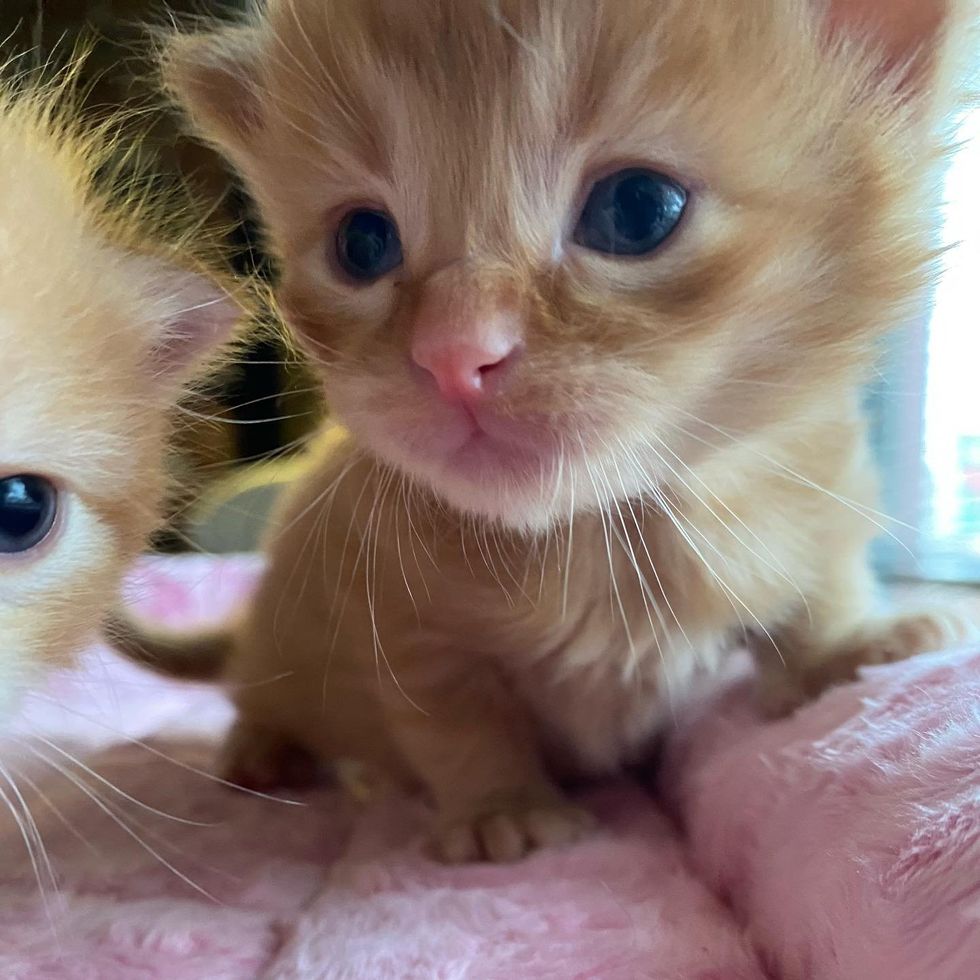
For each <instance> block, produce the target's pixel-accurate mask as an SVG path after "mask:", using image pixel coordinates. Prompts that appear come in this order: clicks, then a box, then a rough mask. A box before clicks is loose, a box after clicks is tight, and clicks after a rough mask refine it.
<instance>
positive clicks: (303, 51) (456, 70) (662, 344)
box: [171, 0, 934, 527]
mask: <svg viewBox="0 0 980 980" xmlns="http://www.w3.org/2000/svg"><path fill="white" fill-rule="evenodd" d="M852 6H854V5H852ZM865 6H868V7H873V4H867V5H865ZM927 6H929V5H928V4H923V5H920V7H922V8H924V7H927ZM406 8H410V9H406ZM855 9H857V8H856V7H855ZM267 16H268V21H267V23H265V24H264V25H263V26H260V27H259V28H257V29H255V30H251V29H250V30H246V31H242V32H241V33H239V34H238V35H235V36H234V39H233V40H232V41H231V42H230V43H227V44H225V45H224V46H223V47H222V46H218V47H214V46H212V47H211V48H210V49H209V48H208V46H207V42H203V43H202V42H197V43H195V42H190V43H188V44H186V45H185V47H184V49H183V50H181V49H180V48H178V49H177V53H176V55H175V60H174V63H173V65H172V72H171V74H172V79H173V82H174V85H175V87H176V89H177V90H178V91H179V92H180V93H182V94H183V96H184V97H185V99H186V101H187V102H188V104H189V105H190V108H191V110H192V112H196V113H197V116H198V118H199V120H200V121H202V122H203V124H204V125H205V127H206V128H208V130H209V131H210V133H211V135H212V136H213V137H214V138H215V139H216V140H217V141H218V142H219V143H220V144H221V145H222V146H224V148H225V149H226V150H227V151H228V152H229V154H230V155H231V156H232V157H233V159H234V160H235V161H236V162H237V163H238V165H239V166H240V167H241V169H242V170H243V172H244V173H245V175H246V177H247V178H248V179H249V181H250V183H251V185H252V189H253V192H254V193H255V195H256V197H257V198H258V200H259V203H260V205H261V207H262V209H263V212H264V214H265V217H266V220H267V223H268V225H269V229H270V232H271V236H272V239H273V241H274V243H275V245H276V247H277V249H278V251H279V252H280V254H281V257H282V260H283V268H284V281H283V286H282V290H281V298H282V302H283V306H284V308H285V311H286V313H287V316H288V318H289V319H290V320H291V322H292V324H293V325H294V326H295V327H296V328H297V329H298V331H299V333H300V335H301V336H302V337H303V339H304V340H305V341H306V343H307V346H308V348H309V350H310V351H311V352H312V353H313V355H314V356H315V357H316V358H317V360H318V361H319V363H320V364H321V365H322V369H323V376H324V379H325V383H326V386H327V392H328V397H329V399H330V401H331V404H332V406H333V408H334V409H335V410H336V411H337V412H338V414H339V415H340V416H341V418H342V419H343V420H344V421H345V422H346V423H347V424H348V425H349V426H350V427H351V428H352V429H353V431H354V432H355V433H356V435H357V436H359V438H360V439H361V440H362V441H363V442H364V443H365V444H366V445H367V446H369V447H370V448H372V449H373V450H375V452H376V453H377V454H378V455H379V456H380V457H381V458H382V459H384V460H386V461H388V462H391V463H394V464H396V466H398V467H399V468H401V469H402V470H404V471H406V472H407V473H409V474H411V475H412V476H413V477H415V478H417V479H418V480H420V481H422V482H424V483H426V484H429V485H430V486H431V487H432V488H434V489H435V491H436V492H437V493H438V494H439V495H441V496H442V497H444V498H445V499H446V500H447V501H448V502H450V503H451V504H452V505H454V506H456V507H458V508H460V509H463V510H467V511H470V512H472V513H476V514H480V515H484V516H487V517H490V518H495V519H499V520H500V521H502V522H504V523H506V524H511V525H515V526H522V525H523V526H535V527H540V526H544V525H546V524H547V523H549V522H550V521H553V520H555V519H560V518H561V517H563V516H567V515H568V514H569V513H570V512H572V511H573V510H574V509H575V508H579V507H591V506H595V505H596V504H602V505H604V506H608V505H609V504H610V502H611V501H612V500H614V499H618V500H623V499H626V498H629V497H634V496H637V495H639V494H641V493H643V492H646V491H650V490H651V489H654V488H657V487H663V486H665V485H669V484H671V483H678V482H681V481H687V482H689V483H694V484H695V485H696V481H697V477H696V476H694V475H692V473H691V472H690V471H689V470H688V469H687V467H689V466H696V465H697V463H698V462H699V461H700V460H701V459H702V458H703V457H704V456H705V454H707V453H710V452H712V451H713V450H712V449H711V448H710V445H709V444H710V443H719V442H721V443H724V442H725V441H726V440H725V438H724V437H722V436H721V435H720V433H719V429H721V428H723V429H725V430H734V431H736V432H739V433H749V434H751V433H752V432H754V431H757V430H759V429H762V428H764V427H766V426H768V425H771V424H774V423H782V422H787V421H789V422H792V421H795V420H796V419H798V418H799V417H801V416H805V415H806V414H807V413H813V412H818V411H820V410H821V406H827V407H828V408H833V407H836V405H837V404H838V403H839V401H840V399H841V398H845V397H848V392H849V390H850V389H851V388H853V386H854V384H855V382H856V380H857V378H858V377H859V376H860V370H861V369H862V368H863V367H864V366H865V365H866V363H867V360H868V351H869V348H870V346H871V344H872V341H873V340H874V338H875V336H876V335H877V333H878V332H879V331H880V330H881V329H882V328H885V327H888V326H891V325H893V323H894V321H895V320H896V317H897V316H899V315H901V314H904V313H905V312H907V310H908V306H909V302H910V300H911V299H913V298H914V297H915V295H916V292H917V289H918V288H919V286H920V285H921V282H922V279H923V274H924V272H925V266H926V263H927V258H928V248H927V244H928V233H929V230H930V228H931V227H932V225H933V222H934V212H933V208H932V204H933V202H932V198H931V194H930V188H929V187H928V186H926V185H924V183H923V180H922V174H923V172H924V171H923V168H922V167H921V158H917V159H910V155H909V154H908V153H907V151H906V146H905V141H906V140H907V139H908V136H909V134H908V131H907V129H906V128H905V127H906V125H908V124H909V118H908V116H909V112H908V109H909V105H910V104H911V102H912V101H913V100H912V99H911V97H910V98H909V99H906V100H905V108H903V101H902V100H901V99H900V98H898V97H897V96H896V94H895V90H894V87H891V88H882V87H880V86H879V87H878V90H873V88H874V87H873V86H871V85H870V84H869V80H871V79H877V80H878V81H880V80H881V76H880V75H875V74H874V73H873V68H872V66H870V65H869V63H868V61H867V59H862V58H859V57H857V56H856V55H854V53H853V52H852V53H851V54H849V55H845V54H842V53H841V52H840V51H837V52H836V53H831V47H830V45H829V43H828V42H827V40H826V38H825V37H824V36H822V27H821V25H818V24H817V22H816V20H815V18H814V16H813V15H812V12H811V11H810V9H809V5H808V4H806V3H802V2H793V0H785V2H782V3H780V2H775V0H734V2H731V3H725V4H717V5H712V4H691V3H688V2H686V0H685V2H681V0H658V2H653V0H614V2H613V0H610V2H606V3H602V2H598V3H597V2H595V0H566V2H561V3H559V2H558V0H509V2H501V3H476V2H474V3H453V2H451V0H427V2H422V3H418V4H411V5H405V4H402V3H400V2H399V0H367V2H365V0H358V2H354V0H332V2H328V3H319V4H312V3H309V4H303V3H286V2H285V0H282V2H276V0H272V2H271V3H270V4H269V5H268V15H267ZM892 53H893V54H894V53H895V52H892ZM899 53H900V54H901V53H903V52H899ZM236 85H237V86H238V88H237V89H236V88H235V87H236ZM222 88H223V89H224V90H225V92H224V98H223V99H222V98H219V97H218V96H216V95H215V91H216V90H219V91H220V90H221V89H222ZM232 92H234V93H235V96H234V98H232V97H231V93H232ZM862 93H863V94H862ZM922 155H923V156H926V155H927V151H925V150H924V151H923V154H922Z"/></svg>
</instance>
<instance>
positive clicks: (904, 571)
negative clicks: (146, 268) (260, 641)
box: [0, 0, 980, 583]
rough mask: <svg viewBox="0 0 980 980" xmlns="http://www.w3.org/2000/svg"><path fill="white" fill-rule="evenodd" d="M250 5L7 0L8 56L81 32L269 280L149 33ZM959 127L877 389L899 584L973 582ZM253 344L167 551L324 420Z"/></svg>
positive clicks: (200, 540) (264, 478) (974, 158)
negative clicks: (938, 276)
mask: <svg viewBox="0 0 980 980" xmlns="http://www.w3.org/2000/svg"><path fill="white" fill-rule="evenodd" d="M243 5H244V0H223V2H222V3H220V4H218V3H214V2H212V0H194V2H189V0H171V2H170V3H168V4H163V3H161V2H160V0H0V39H2V40H0V58H2V59H3V60H7V59H10V58H15V59H18V62H17V67H21V68H27V67H29V66H31V65H32V64H41V63H53V64H55V65H57V64H58V63H59V62H61V63H63V62H64V60H65V59H66V58H67V57H68V56H69V55H70V52H71V51H72V49H73V46H74V45H75V43H76V42H77V41H79V40H82V39H85V40H88V41H91V42H92V44H93V53H92V56H91V58H90V59H89V61H88V63H87V66H86V78H85V87H86V91H87V97H86V111H88V112H90V113H92V114H93V116H98V115H99V114H103V113H105V112H106V111H109V110H113V109H116V108H118V107H120V106H128V107H150V109H151V112H150V115H149V116H148V117H145V118H144V119H143V120H141V122H140V124H139V125H140V130H141V131H143V130H148V134H147V135H146V137H145V139H143V140H142V142H141V144H140V147H141V149H140V155H141V157H142V158H143V159H142V162H143V163H144V164H147V165H149V166H150V168H151V169H152V170H153V171H155V173H156V174H157V175H158V176H157V178H156V179H159V180H164V181H173V182H176V183H178V184H179V185H181V186H182V187H185V188H186V189H187V190H188V191H189V192H190V193H191V194H193V195H194V196H195V197H196V198H197V199H198V200H199V201H200V202H201V203H202V204H203V205H204V207H205V208H206V209H208V210H209V211H210V213H211V214H212V216H213V217H212V220H213V221H214V222H216V223H217V227H220V228H221V229H223V230H224V229H228V230H227V231H226V232H224V233H225V234H226V237H227V239H228V242H229V246H230V252H229V254H230V261H231V262H232V263H233V264H234V265H235V267H236V268H237V270H238V271H240V272H256V273H258V274H259V275H261V276H263V277H265V278H266V279H268V280H269V281H270V282H272V281H274V278H275V269H274V268H272V266H271V265H270V263H269V262H268V260H267V258H266V256H265V255H264V254H263V250H262V242H261V235H260V234H259V232H258V230H257V228H256V226H255V223H254V220H253V216H252V214H251V210H250V206H249V202H248V200H247V197H246V196H245V195H244V193H243V192H242V190H241V188H240V187H239V186H238V185H237V183H236V182H235V180H234V177H233V175H232V174H230V173H228V172H227V171H226V170H225V169H224V167H223V166H222V164H221V161H220V160H219V159H217V158H216V157H215V156H214V155H213V154H212V153H211V152H210V151H208V150H207V149H206V148H204V147H202V146H201V145H199V144H197V143H196V142H194V141H193V140H190V139H187V138H186V137H183V136H182V135H181V133H180V128H179V126H178V124H177V120H176V119H175V117H174V115H173V114H172V113H169V112H167V111H166V110H165V109H163V108H162V107H160V106H159V104H158V100H155V99H154V98H153V95H152V88H151V83H150V78H151V72H152V67H151V63H150V60H149V58H148V57H147V54H148V52H147V51H146V48H145V41H144V40H143V38H144V37H145V34H144V32H143V30H142V28H141V24H143V23H146V22H150V23H156V24H165V23H167V21H168V19H169V17H170V16H171V14H170V13H168V12H172V14H173V15H175V16H176V17H178V18H180V17H182V16H185V15H200V14H208V15H211V16H226V17H234V16H235V14H236V13H237V12H238V11H239V10H240V8H241V7H242V6H243ZM962 136H963V139H964V145H963V148H962V150H961V151H960V152H959V154H958V156H957V158H956V160H955V162H954V164H953V167H952V168H951V170H950V173H949V177H948V180H947V184H946V191H947V200H948V217H947V222H946V226H945V229H944V240H945V242H946V243H947V244H948V245H950V246H955V247H953V248H951V250H950V251H949V253H948V255H947V273H946V275H945V277H944V279H943V281H942V283H941V284H940V286H939V288H938V290H937V292H936V294H935V296H934V298H933V302H931V303H930V306H929V309H927V310H923V312H922V315H921V316H920V317H919V318H918V319H917V320H916V321H915V322H914V323H912V324H910V325H909V326H908V328H907V329H906V330H905V331H904V332H902V333H901V334H899V335H898V336H896V338H895V339H894V341H893V343H892V344H891V346H890V347H889V349H888V350H887V351H885V352H884V353H883V358H882V363H881V371H880V376H879V377H878V379H877V380H876V382H875V384H874V385H873V386H872V388H871V390H870V392H869V402H868V404H869V412H870V414H871V418H872V435H873V441H874V447H875V450H876V452H877V454H878V456H879V459H880V461H881V464H882V467H883V471H884V479H883V505H882V510H883V513H882V514H881V515H875V516H874V519H875V520H876V521H878V522H879V523H880V525H881V527H882V530H883V532H884V533H883V535H882V539H881V541H880V543H879V548H878V552H877V559H878V563H879V567H880V569H881V571H882V573H883V574H884V575H885V576H886V577H889V578H894V579H909V580H926V581H938V582H973V583H976V582H980V181H978V180H977V175H978V174H980V112H977V111H974V112H973V113H972V114H969V115H968V116H967V117H966V118H965V120H964V123H963V129H962ZM971 139H972V142H971ZM260 338H261V339H259V340H257V341H256V342H255V343H254V344H253V346H252V348H251V349H250V350H249V351H248V352H247V353H246V355H245V357H244V358H243V361H242V363H241V364H240V365H238V366H237V369H236V370H234V371H232V372H230V373H229V375H228V376H227V377H226V378H224V379H223V380H222V381H221V382H220V383H218V384H216V385H215V387H214V389H213V390H212V391H210V392H207V393H205V394H203V395H201V396H200V397H199V398H198V399H197V400H196V402H195V404H193V405H192V406H190V408H191V411H192V412H193V415H185V419H184V420H185V421H186V422H187V424H186V425H182V426H181V439H180V446H179V450H180V451H179V454H178V457H177V462H176V464H175V465H176V466H177V474H176V475H177V480H176V486H177V492H176V493H175V495H174V498H173V500H172V501H171V505H170V513H171V517H172V530H171V531H170V532H168V533H166V534H162V535H161V536H160V537H159V538H158V540H157V542H156V545H157V547H158V548H161V549H167V550H180V549H184V548H189V547H205V548H214V549H218V550H222V549H227V548H228V547H230V546H233V545H234V543H235V542H236V541H237V542H242V541H246V543H247V538H248V535H247V523H248V521H249V520H250V514H251V513H259V512H261V511H262V509H263V508H264V507H265V506H266V504H267V501H266V500H265V498H263V497H262V486H263V485H267V484H268V482H269V480H270V479H271V480H273V481H274V480H275V479H279V478H280V476H281V477H282V478H285V476H283V475H282V474H283V472H285V474H286V475H288V469H289V467H288V459H289V456H290V454H291V453H293V452H295V451H296V449H297V448H298V447H300V446H301V445H302V442H303V440H304V438H305V437H306V435H308V434H309V432H310V431H311V429H312V428H313V427H314V426H315V425H316V423H317V421H318V419H319V418H320V417H321V415H322V412H323V407H322V405H321V404H320V403H319V401H318V399H317V395H316V391H315V385H314V383H313V381H312V379H311V378H310V376H309V375H308V374H307V372H306V369H305V366H304V365H303V363H302V362H301V360H300V358H299V356H298V355H297V354H295V353H294V352H291V351H289V350H287V349H286V347H285V346H284V345H283V344H282V343H281V341H280V340H278V339H277V338H276V336H275V334H274V332H273V331H265V332H260ZM204 417H210V418H211V420H210V421H207V420H205V418H204ZM195 420H196V421H195ZM274 459H286V460H287V465H286V467H285V471H283V470H281V469H279V470H270V464H269V463H268V461H269V460H274ZM256 463H259V469H258V471H256V470H254V469H252V467H253V466H254V464H256ZM270 474H271V475H270ZM229 481H230V485H231V487H232V488H235V487H237V488H238V489H239V491H241V490H242V488H249V487H250V488H251V490H247V491H246V493H248V492H251V493H253V494H258V496H259V498H262V499H259V500H258V503H256V504H255V507H254V509H250V508H249V507H247V506H238V507H237V508H235V509H234V511H233V512H229V513H231V517H230V518H229V513H225V514H224V516H223V518H222V520H225V521H228V520H229V519H230V520H231V521H232V523H234V522H235V521H237V525H236V526H235V527H232V528H231V530H230V531H228V530H227V529H226V532H227V533H225V532H223V533H220V534H214V533H210V532H209V529H208V528H207V527H204V526H202V525H201V521H203V522H204V524H205V525H206V524H207V523H208V521H209V520H210V518H208V516H207V514H205V516H204V517H203V518H202V517H201V516H200V515H201V513H202V511H201V508H200V507H198V510H197V514H198V516H197V517H196V518H195V517H193V516H192V515H193V514H194V510H193V508H191V509H189V505H190V504H191V502H193V501H195V500H197V499H198V498H199V497H200V496H201V495H202V494H204V496H205V498H207V497H208V493H209V488H213V487H214V486H215V484H218V485H219V486H221V487H225V488H227V487H228V486H229ZM228 492H229V491H228V490H227V489H225V490H224V491H222V492H218V491H216V490H214V489H212V490H211V497H212V498H213V499H218V500H220V499H222V496H224V497H227V495H228ZM239 499H241V498H239ZM205 510H206V508H205ZM213 514H214V506H212V511H211V516H212V517H213ZM195 520H196V521H197V522H198V523H197V524H195ZM212 523H213V522H212Z"/></svg>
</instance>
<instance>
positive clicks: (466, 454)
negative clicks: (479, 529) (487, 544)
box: [386, 433, 568, 531]
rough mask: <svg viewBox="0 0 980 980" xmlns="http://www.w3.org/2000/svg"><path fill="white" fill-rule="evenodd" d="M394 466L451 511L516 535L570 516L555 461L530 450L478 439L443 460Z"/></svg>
mask: <svg viewBox="0 0 980 980" xmlns="http://www.w3.org/2000/svg"><path fill="white" fill-rule="evenodd" d="M386 455H388V454H386ZM399 455H400V454H399ZM391 461H392V462H395V463H397V465H399V467H400V468H401V469H403V470H405V471H406V472H407V473H408V474H409V475H410V476H411V477H412V478H413V479H414V480H416V481H417V482H418V483H420V484H422V485H424V486H426V487H428V489H429V490H430V491H431V492H432V493H433V494H434V496H436V497H437V498H438V499H439V500H441V501H442V502H443V503H445V504H446V505H447V506H449V507H450V508H451V509H453V510H456V511H459V512H460V513H463V514H466V515H469V516H472V517H475V518H479V519H482V520H486V521H490V522H493V523H495V524H500V525H502V526H505V527H509V528H513V529H515V530H521V531H542V530H545V529H546V528H547V527H549V526H550V525H552V524H553V523H554V522H555V520H556V519H557V518H558V517H559V516H560V515H561V514H564V515H565V516H567V514H568V499H567V495H566V494H565V493H563V492H562V488H561V486H560V485H559V478H558V466H557V459H556V458H555V457H554V455H553V454H550V453H547V452H545V451H541V450H535V449H534V448H532V447H531V446H519V445H513V444H508V443H502V442H499V441H497V440H494V439H493V438H492V437H489V436H487V435H485V434H484V433H477V434H475V435H474V436H473V437H471V438H470V439H469V440H467V441H466V442H465V443H464V444H463V445H462V446H459V447H458V448H455V449H452V450H450V451H448V452H446V453H444V454H438V455H433V456H429V457H426V456H425V455H421V454H419V455H415V456H412V457H406V458H402V459H397V460H396V459H392V460H391Z"/></svg>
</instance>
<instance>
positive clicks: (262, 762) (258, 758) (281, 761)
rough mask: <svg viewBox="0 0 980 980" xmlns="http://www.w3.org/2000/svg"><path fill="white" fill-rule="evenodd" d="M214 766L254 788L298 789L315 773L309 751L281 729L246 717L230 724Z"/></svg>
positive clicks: (229, 779)
mask: <svg viewBox="0 0 980 980" xmlns="http://www.w3.org/2000/svg"><path fill="white" fill-rule="evenodd" d="M216 768H217V774H218V776H219V777H220V778H221V779H224V780H226V781H227V782H229V783H232V784H233V785H235V786H241V787H242V788H244V789H250V790H255V791H257V792H268V791H269V790H273V789H278V788H283V787H288V788H293V789H300V788H303V787H306V786H310V785H311V784H313V783H314V782H316V779H317V776H318V765H317V762H316V759H315V758H314V757H313V755H312V754H311V753H310V752H308V751H307V750H306V749H304V748H303V747H302V746H300V745H297V744H296V743H295V742H293V741H291V740H290V739H289V738H287V737H286V736H285V735H283V734H282V733H281V732H278V731H276V730H275V729H273V728H269V727H267V726H265V725H261V724H257V723H255V722H253V721H250V720H249V719H248V718H246V717H240V718H239V719H238V720H237V721H236V722H235V724H234V725H233V726H232V728H231V731H230V732H229V733H228V735H227V737H226V739H225V743H224V745H223V746H222V748H221V752H220V754H219V756H218V764H217V767H216Z"/></svg>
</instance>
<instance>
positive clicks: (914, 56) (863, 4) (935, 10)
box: [829, 0, 972, 85]
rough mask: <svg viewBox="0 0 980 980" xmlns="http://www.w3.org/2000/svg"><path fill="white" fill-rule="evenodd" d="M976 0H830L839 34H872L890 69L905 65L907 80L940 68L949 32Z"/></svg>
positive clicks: (918, 79)
mask: <svg viewBox="0 0 980 980" xmlns="http://www.w3.org/2000/svg"><path fill="white" fill-rule="evenodd" d="M970 2H972V0H829V21H830V29H831V32H832V33H833V34H834V35H841V34H847V35H852V36H855V37H862V38H867V39H868V40H869V41H870V42H871V43H872V45H874V46H876V47H877V48H878V50H879V51H881V53H882V54H883V56H884V63H883V66H882V67H884V68H885V69H886V70H890V69H894V68H899V69H901V68H904V69H905V81H906V82H907V83H909V84H912V85H917V84H919V83H920V82H922V80H923V78H924V76H928V75H930V74H931V73H932V71H934V70H935V68H936V67H937V54H938V51H937V49H938V47H939V46H940V44H941V42H942V40H943V37H944V35H946V34H947V33H948V32H949V31H950V30H951V28H952V25H953V24H954V22H956V21H958V20H959V17H960V16H964V17H965V16H966V7H967V6H968V4H969V3H970Z"/></svg>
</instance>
